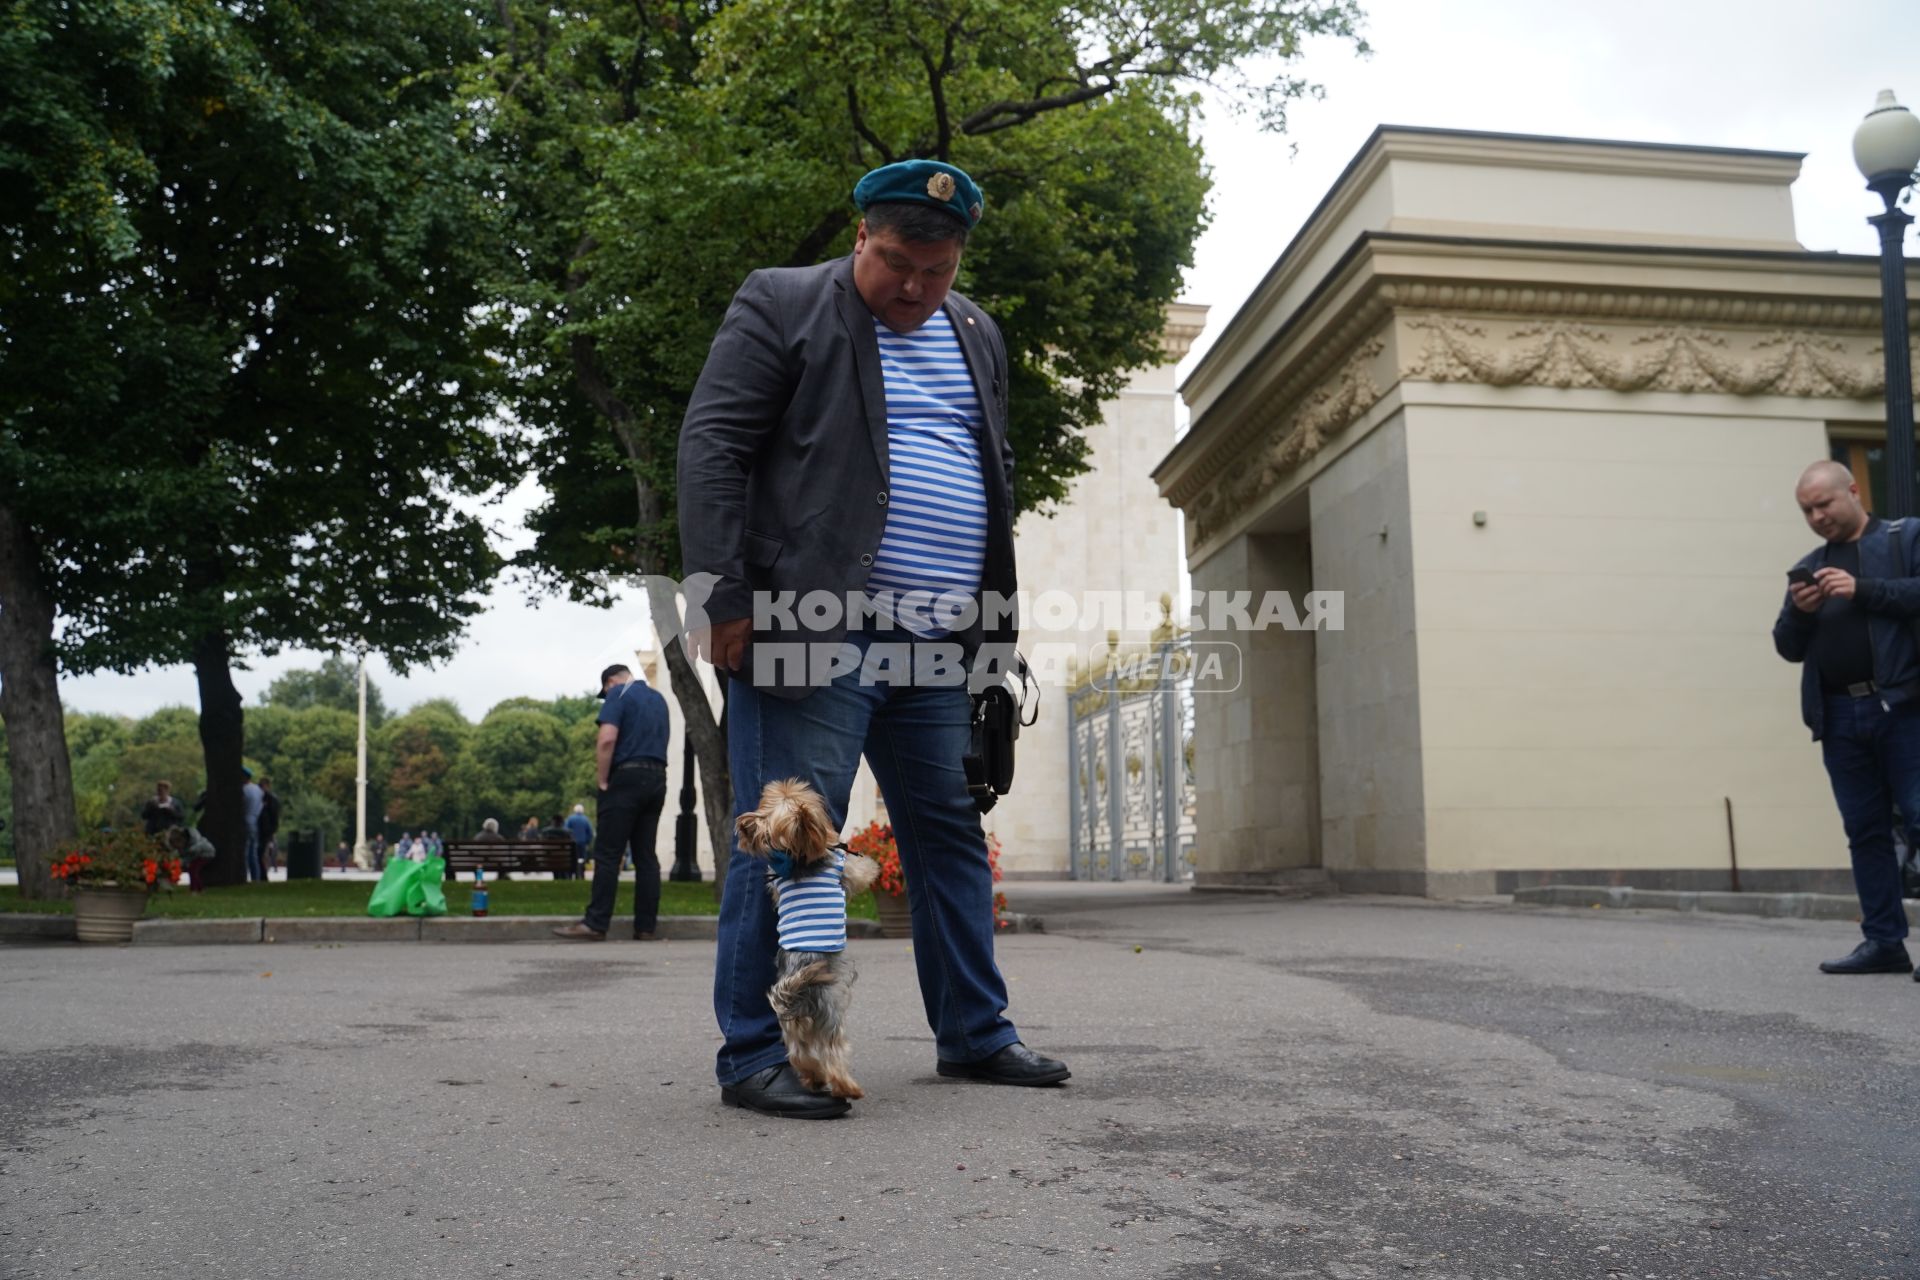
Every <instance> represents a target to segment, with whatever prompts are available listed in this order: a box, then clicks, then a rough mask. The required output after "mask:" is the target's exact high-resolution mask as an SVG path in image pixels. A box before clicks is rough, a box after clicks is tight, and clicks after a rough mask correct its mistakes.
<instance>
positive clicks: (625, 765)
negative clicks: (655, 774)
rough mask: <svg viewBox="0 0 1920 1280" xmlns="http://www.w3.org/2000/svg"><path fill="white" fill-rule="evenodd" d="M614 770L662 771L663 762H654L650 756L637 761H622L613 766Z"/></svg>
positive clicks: (664, 763) (664, 764)
mask: <svg viewBox="0 0 1920 1280" xmlns="http://www.w3.org/2000/svg"><path fill="white" fill-rule="evenodd" d="M613 767H614V768H615V769H664V768H666V767H667V762H666V761H665V760H655V759H654V758H653V757H652V756H641V757H640V758H639V759H638V760H622V761H621V762H620V763H619V764H617V765H615V766H613Z"/></svg>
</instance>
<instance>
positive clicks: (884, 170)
mask: <svg viewBox="0 0 1920 1280" xmlns="http://www.w3.org/2000/svg"><path fill="white" fill-rule="evenodd" d="M900 201H909V202H912V203H914V204H929V205H932V206H933V207H934V208H936V209H945V210H946V211H947V212H948V213H951V214H952V215H953V216H954V217H956V218H958V219H960V221H962V222H964V223H966V224H967V228H968V229H969V230H971V229H972V228H973V225H974V224H975V223H977V222H979V221H980V209H981V204H982V196H981V195H980V188H979V187H977V186H975V185H974V181H973V179H972V178H969V177H968V176H967V174H966V171H965V170H964V169H959V168H956V167H955V166H953V165H950V164H944V163H942V162H941V161H938V160H902V161H900V162H899V163H898V164H889V165H882V166H881V167H880V168H878V169H875V170H874V171H873V172H872V173H869V174H868V175H867V176H866V177H864V178H862V179H860V181H859V183H858V185H856V186H855V187H854V189H853V202H854V203H855V204H856V205H858V206H860V208H862V209H865V208H866V207H867V206H868V205H870V204H892V203H896V202H900Z"/></svg>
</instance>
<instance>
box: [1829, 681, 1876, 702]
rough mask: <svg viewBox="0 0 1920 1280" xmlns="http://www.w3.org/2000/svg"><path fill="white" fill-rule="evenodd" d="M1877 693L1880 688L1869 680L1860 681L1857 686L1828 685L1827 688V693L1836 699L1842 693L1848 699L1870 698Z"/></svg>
mask: <svg viewBox="0 0 1920 1280" xmlns="http://www.w3.org/2000/svg"><path fill="white" fill-rule="evenodd" d="M1878 692H1880V686H1879V685H1877V684H1875V683H1874V682H1873V681H1871V680H1862V681H1860V683H1858V684H1850V685H1846V686H1844V687H1843V686H1840V685H1830V686H1828V688H1827V693H1828V694H1829V695H1830V696H1833V697H1838V696H1840V695H1841V694H1843V693H1844V694H1846V695H1847V696H1848V697H1849V698H1871V697H1872V696H1873V695H1874V694H1876V693H1878Z"/></svg>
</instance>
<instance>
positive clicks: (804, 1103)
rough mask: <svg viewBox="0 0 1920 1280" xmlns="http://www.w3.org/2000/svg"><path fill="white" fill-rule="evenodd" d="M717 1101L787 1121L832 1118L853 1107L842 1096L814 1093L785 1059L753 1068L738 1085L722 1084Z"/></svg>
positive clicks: (845, 1112)
mask: <svg viewBox="0 0 1920 1280" xmlns="http://www.w3.org/2000/svg"><path fill="white" fill-rule="evenodd" d="M720 1101H722V1102H724V1103H726V1104H727V1105H728V1106H730V1107H745V1108H746V1109H747V1110H749V1111H758V1112H760V1113H761V1114H762V1115H769V1116H780V1117H782V1118H784V1119H787V1120H831V1119H833V1118H834V1117H835V1116H843V1115H845V1114H847V1112H849V1111H851V1110H853V1104H852V1103H850V1102H848V1101H847V1100H846V1099H845V1098H836V1097H834V1096H833V1095H832V1094H830V1093H817V1092H815V1091H814V1090H812V1089H809V1088H807V1087H806V1086H805V1085H803V1084H801V1083H800V1077H799V1076H797V1075H795V1074H794V1073H793V1068H792V1067H791V1066H790V1065H788V1064H787V1063H784V1062H776V1063H774V1064H773V1065H772V1066H770V1067H768V1068H767V1069H766V1070H765V1071H756V1072H754V1073H753V1074H752V1075H750V1076H748V1077H747V1078H746V1079H745V1080H742V1081H740V1083H738V1084H723V1085H721V1086H720Z"/></svg>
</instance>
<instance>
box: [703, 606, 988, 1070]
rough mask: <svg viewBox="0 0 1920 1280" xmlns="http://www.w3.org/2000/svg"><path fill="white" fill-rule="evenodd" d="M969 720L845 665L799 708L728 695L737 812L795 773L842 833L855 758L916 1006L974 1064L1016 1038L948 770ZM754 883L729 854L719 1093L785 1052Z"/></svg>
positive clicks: (755, 865)
mask: <svg viewBox="0 0 1920 1280" xmlns="http://www.w3.org/2000/svg"><path fill="white" fill-rule="evenodd" d="M848 642H849V643H851V644H853V645H855V646H857V647H858V648H859V650H860V651H861V653H862V654H864V653H865V652H866V650H867V648H868V646H869V645H870V644H871V643H873V637H872V636H871V635H869V634H867V633H864V632H856V633H854V634H851V635H849V636H848ZM970 715H971V700H970V699H969V698H968V696H967V690H966V688H965V687H964V686H957V687H952V688H912V687H906V686H894V687H888V686H885V685H872V684H865V685H863V682H862V680H861V676H860V673H859V672H858V671H853V672H849V673H848V674H846V675H842V676H840V677H838V678H837V679H835V680H834V681H833V683H832V684H830V685H828V686H826V687H823V688H818V689H815V690H813V691H812V692H811V693H809V694H808V695H807V696H806V697H805V698H802V699H800V700H799V701H792V700H789V699H784V698H777V697H774V696H773V695H771V694H766V693H762V692H760V691H758V690H756V689H754V688H753V687H752V686H751V685H749V684H747V683H746V682H745V681H744V680H737V679H736V680H734V681H733V682H732V683H731V684H730V685H729V686H728V689H727V753H728V762H729V764H730V765H731V767H732V770H733V811H734V813H735V815H736V816H737V815H739V814H742V813H745V812H746V811H748V810H749V809H754V808H758V807H759V804H760V789H761V788H762V787H763V786H765V785H766V784H767V783H768V782H772V781H776V780H778V779H781V778H800V779H803V780H804V781H806V782H808V783H810V784H812V786H813V788H814V789H815V790H816V791H818V792H819V793H820V794H821V796H822V797H823V798H824V799H825V800H826V802H827V807H828V808H829V809H830V810H831V811H832V813H833V820H834V822H835V823H836V824H837V825H844V824H845V822H846V815H847V796H848V794H849V792H851V790H852V788H853V778H854V773H855V771H856V770H857V769H858V768H859V766H860V757H861V756H862V754H864V755H865V756H866V759H867V763H868V765H869V766H871V767H872V769H873V774H874V777H875V778H876V779H877V780H878V781H879V783H880V793H881V795H882V796H884V797H885V798H886V802H887V812H888V813H889V814H890V815H891V816H892V819H893V832H894V836H895V838H896V839H897V840H898V842H899V847H900V863H901V867H902V869H903V870H904V871H905V872H906V879H907V906H908V909H909V910H910V911H911V912H912V914H913V960H914V965H915V967H916V968H917V969H918V971H919V978H920V998H921V1000H922V1001H923V1002H924V1004H925V1005H926V1011H927V1023H928V1025H929V1026H931V1027H932V1028H933V1034H934V1042H935V1046H936V1052H937V1053H938V1056H939V1058H940V1060H942V1061H945V1062H977V1061H979V1060H980V1059H982V1058H985V1057H988V1056H990V1055H991V1054H994V1053H997V1052H999V1051H1000V1050H1001V1049H1004V1048H1005V1047H1006V1046H1008V1045H1010V1044H1012V1043H1013V1042H1014V1041H1016V1040H1018V1039H1019V1038H1020V1034H1019V1032H1018V1031H1016V1030H1015V1029H1014V1026H1013V1024H1012V1023H1011V1022H1009V1021H1007V1019H1006V1018H1005V1017H1004V1016H1003V1014H1004V1011H1005V1009H1006V1007H1007V984H1006V982H1005V980H1004V979H1002V978H1001V976H1000V970H999V969H998V968H997V967H996V966H995V965H994V962H993V933H994V924H993V873H992V870H991V868H990V866H989V865H988V862H987V842H986V836H985V834H984V833H983V832H982V830H981V827H980V814H979V811H978V810H976V809H975V808H974V806H973V799H972V797H970V796H968V794H967V782H966V774H965V773H964V772H963V771H962V769H961V765H960V757H961V756H962V755H963V754H964V753H965V750H966V746H967V735H968V721H969V718H970ZM843 834H846V833H843ZM766 877H767V864H766V861H765V860H764V859H761V858H754V857H750V856H748V855H746V854H743V853H741V852H740V850H739V848H738V846H736V847H735V848H734V850H733V855H732V858H731V859H730V861H729V863H728V866H727V885H726V891H725V893H724V895H723V896H722V899H721V904H720V926H719V929H720V944H719V952H718V958H717V963H716V965H715V968H714V979H713V1011H714V1015H715V1016H716V1017H717V1018H718V1019H719V1021H720V1033H721V1035H722V1036H723V1037H724V1038H725V1043H724V1044H723V1045H722V1046H721V1047H720V1053H719V1056H718V1061H717V1062H716V1074H717V1075H718V1076H719V1079H720V1083H721V1084H723V1085H724V1084H735V1083H738V1082H739V1081H741V1080H744V1079H745V1078H746V1077H748V1076H750V1075H752V1074H754V1073H755V1072H756V1071H761V1070H764V1069H765V1068H767V1067H770V1066H772V1065H774V1064H775V1063H777V1062H784V1061H786V1057H787V1051H786V1047H785V1046H784V1045H783V1044H782V1043H781V1041H780V1024H779V1021H778V1020H777V1019H776V1018H775V1017H774V1015H773V1008H772V1006H770V1005H769V1004H768V1003H767V988H769V987H771V986H772V985H773V967H774V955H775V953H776V951H777V950H778V943H777V942H776V940H775V934H774V913H773V904H772V902H771V901H770V900H769V897H768V894H767V888H766Z"/></svg>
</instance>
